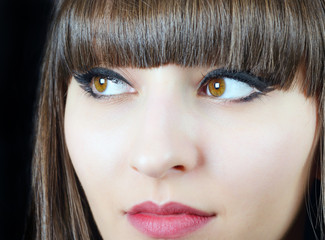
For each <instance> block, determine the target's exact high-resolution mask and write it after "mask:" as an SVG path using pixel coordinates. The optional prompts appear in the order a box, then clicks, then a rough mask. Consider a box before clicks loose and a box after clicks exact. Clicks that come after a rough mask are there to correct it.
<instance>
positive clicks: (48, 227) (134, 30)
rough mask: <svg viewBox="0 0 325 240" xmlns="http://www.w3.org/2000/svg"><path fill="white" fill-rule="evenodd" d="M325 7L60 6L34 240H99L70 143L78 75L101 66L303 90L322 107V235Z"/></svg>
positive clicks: (49, 58)
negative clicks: (68, 108)
mask: <svg viewBox="0 0 325 240" xmlns="http://www.w3.org/2000/svg"><path fill="white" fill-rule="evenodd" d="M324 29H325V2H324V0H299V1H298V0H292V1H291V0H166V1H163V0H59V1H57V3H56V5H55V9H54V12H53V21H52V25H51V28H50V30H49V35H48V42H47V47H46V49H45V55H44V61H43V66H42V69H41V83H40V88H39V102H38V113H37V117H36V127H35V150H34V158H33V167H32V169H33V170H32V171H33V173H32V194H31V208H30V211H31V215H30V226H29V227H28V231H27V236H30V237H31V238H32V239H44V240H45V239H46V240H54V239H55V240H56V239H57V240H62V239H83V240H86V239H94V238H95V237H96V232H97V231H98V230H97V229H96V226H95V225H94V223H93V219H92V215H91V212H90V209H89V206H88V203H87V200H86V197H85V194H84V192H83V190H82V188H81V186H80V183H79V181H78V179H77V176H76V174H75V172H74V169H73V166H72V163H71V161H70V158H69V155H68V152H67V148H66V144H65V139H64V124H63V123H64V109H65V102H66V92H67V88H68V85H69V81H70V79H71V76H72V75H73V73H74V72H77V71H87V70H89V69H90V68H92V67H94V66H99V65H102V64H104V65H107V66H110V67H117V66H119V67H125V66H132V67H137V68H150V67H156V66H161V65H165V64H168V63H173V64H177V65H181V66H186V67H192V66H217V65H218V66H222V67H224V68H226V69H233V70H238V71H248V72H251V73H253V74H255V75H258V76H260V77H263V78H265V79H268V81H270V83H271V85H273V86H276V87H277V88H279V89H283V90H287V89H289V88H290V86H292V85H293V84H296V83H294V75H295V73H296V72H297V69H298V68H299V67H300V66H303V67H304V69H305V72H306V78H305V79H304V81H303V82H302V83H300V85H299V86H301V88H302V90H303V92H304V93H305V95H306V97H313V98H315V99H317V102H318V105H319V119H320V121H319V122H320V125H321V126H320V129H321V130H320V131H321V132H320V140H319V145H318V146H319V147H318V148H317V150H316V154H315V156H317V158H316V157H315V164H316V163H318V165H319V166H320V169H319V171H321V174H320V175H321V187H320V188H321V194H320V195H321V197H322V199H321V200H320V202H319V205H318V206H319V208H320V209H321V211H320V213H319V215H318V216H317V218H318V219H319V220H320V226H323V220H324V215H323V214H324V211H323V208H324V206H325V199H324V197H323V196H324V193H325V192H324V189H325V185H324V183H325V171H324V165H323V163H324V160H325V159H324V154H323V150H324V144H325V141H324V92H325V89H324V79H325V30H324Z"/></svg>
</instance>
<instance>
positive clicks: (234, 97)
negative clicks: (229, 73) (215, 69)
mask: <svg viewBox="0 0 325 240" xmlns="http://www.w3.org/2000/svg"><path fill="white" fill-rule="evenodd" d="M261 94H262V92H261V91H260V90H258V89H256V88H255V87H252V86H250V85H249V84H248V83H244V82H242V81H239V80H236V79H233V78H229V77H216V78H210V79H208V80H205V83H204V84H203V85H202V86H201V88H200V95H207V96H210V97H212V98H216V99H218V100H220V101H237V102H240V101H243V102H245V101H246V102H247V101H250V100H252V99H253V98H255V97H258V96H259V95H261Z"/></svg>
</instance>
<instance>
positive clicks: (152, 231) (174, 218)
mask: <svg viewBox="0 0 325 240" xmlns="http://www.w3.org/2000/svg"><path fill="white" fill-rule="evenodd" d="M128 220H129V221H130V223H131V224H132V225H133V226H134V227H135V228H136V229H138V230H139V231H140V232H142V233H144V234H146V235H148V236H150V237H154V238H170V239H173V238H179V237H183V236H185V235H187V234H189V233H191V232H194V231H196V230H198V229H199V228H201V227H203V226H204V225H206V224H207V223H208V222H209V221H210V220H211V217H206V216H199V215H191V214H175V215H156V214H149V213H137V214H128Z"/></svg>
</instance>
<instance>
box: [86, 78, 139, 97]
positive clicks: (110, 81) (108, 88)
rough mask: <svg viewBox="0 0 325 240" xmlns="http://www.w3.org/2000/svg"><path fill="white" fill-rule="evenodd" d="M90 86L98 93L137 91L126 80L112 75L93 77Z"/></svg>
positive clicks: (110, 93) (106, 94)
mask: <svg viewBox="0 0 325 240" xmlns="http://www.w3.org/2000/svg"><path fill="white" fill-rule="evenodd" d="M90 87H91V90H92V92H93V93H94V94H96V95H105V96H112V95H118V94H123V93H132V92H135V90H134V88H132V87H131V86H130V85H129V84H127V83H126V82H124V81H122V80H119V79H117V78H111V77H93V78H92V81H91V83H90Z"/></svg>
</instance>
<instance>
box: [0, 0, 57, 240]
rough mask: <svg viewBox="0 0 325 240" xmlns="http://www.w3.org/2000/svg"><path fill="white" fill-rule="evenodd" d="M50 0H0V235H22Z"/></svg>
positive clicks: (12, 237) (7, 236)
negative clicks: (37, 95) (40, 66)
mask: <svg viewBox="0 0 325 240" xmlns="http://www.w3.org/2000/svg"><path fill="white" fill-rule="evenodd" d="M53 1H54V0H28V1H26V0H18V1H14V0H0V119H1V124H0V211H1V212H0V221H1V222H0V240H2V239H3V240H7V239H9V240H16V239H22V235H23V230H24V222H25V217H26V211H27V205H28V194H29V190H30V163H31V157H32V142H33V140H32V133H33V116H34V108H35V96H36V90H37V84H38V79H39V65H40V62H41V58H42V53H43V47H44V43H45V39H46V30H47V28H48V23H49V19H50V15H51V14H50V13H51V10H52V2H53Z"/></svg>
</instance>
